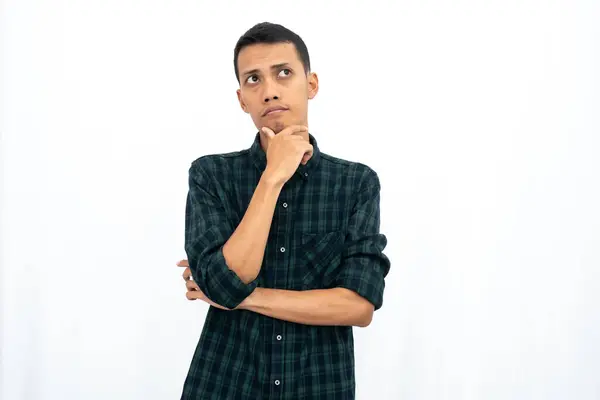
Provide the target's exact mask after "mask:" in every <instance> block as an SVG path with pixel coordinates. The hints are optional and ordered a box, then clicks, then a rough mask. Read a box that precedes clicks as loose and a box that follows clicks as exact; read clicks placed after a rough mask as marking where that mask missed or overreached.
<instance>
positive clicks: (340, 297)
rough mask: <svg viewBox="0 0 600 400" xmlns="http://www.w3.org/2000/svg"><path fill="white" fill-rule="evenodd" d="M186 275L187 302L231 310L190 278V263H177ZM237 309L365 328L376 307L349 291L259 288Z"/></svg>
mask: <svg viewBox="0 0 600 400" xmlns="http://www.w3.org/2000/svg"><path fill="white" fill-rule="evenodd" d="M177 265H178V266H180V267H187V268H185V270H184V272H183V279H184V280H185V281H186V288H187V293H186V297H187V298H188V300H203V301H204V302H206V303H208V304H209V305H211V306H213V307H216V308H220V309H222V310H230V309H229V308H225V307H223V306H221V305H219V304H217V303H215V302H214V301H212V300H210V299H209V298H208V297H207V296H206V295H205V294H204V293H202V291H201V290H200V288H199V287H198V285H197V284H196V282H194V281H193V279H192V278H191V271H190V269H189V267H188V262H187V260H182V261H180V262H179V263H178V264H177ZM235 310H248V311H253V312H256V313H259V314H263V315H266V316H269V317H272V318H277V319H281V320H285V321H290V322H296V323H299V324H305V325H347V326H360V327H366V326H368V325H369V324H370V323H371V320H372V318H373V312H374V306H373V304H371V303H370V302H369V301H368V300H366V299H365V298H363V297H361V296H359V295H358V294H357V293H356V292H354V291H352V290H349V289H346V288H333V289H315V290H305V291H296V290H281V289H269V288H261V287H257V288H255V289H254V291H253V292H252V293H251V294H250V295H249V296H248V297H246V298H245V299H244V300H243V301H242V302H241V303H240V305H239V306H237V307H236V308H235Z"/></svg>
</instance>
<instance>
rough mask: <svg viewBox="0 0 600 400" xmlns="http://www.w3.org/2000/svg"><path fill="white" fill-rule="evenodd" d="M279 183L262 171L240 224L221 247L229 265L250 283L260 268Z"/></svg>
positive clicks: (244, 280) (277, 196)
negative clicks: (262, 173)
mask: <svg viewBox="0 0 600 400" xmlns="http://www.w3.org/2000/svg"><path fill="white" fill-rule="evenodd" d="M282 187H283V185H282V184H280V183H276V182H273V181H272V180H270V179H269V176H267V175H263V177H262V178H261V180H260V181H259V183H258V185H257V187H256V189H255V191H254V194H253V195H252V199H251V200H250V204H249V205H248V209H247V210H246V213H245V214H244V217H243V218H242V220H241V222H240V224H239V225H238V226H237V228H236V229H235V231H234V232H233V234H232V235H231V237H230V238H229V240H228V241H227V242H226V243H225V245H224V247H223V255H224V257H225V261H226V263H227V265H228V267H229V268H230V269H232V270H233V271H234V272H235V273H236V274H237V275H238V276H239V277H240V279H241V280H242V281H243V282H245V283H249V282H251V281H253V280H254V279H255V278H256V277H257V276H258V274H259V272H260V267H261V265H262V262H263V257H264V254H265V247H266V245H267V239H268V236H269V230H270V228H271V222H272V220H273V214H274V212H275V206H276V204H277V199H278V198H279V194H280V192H281V188H282Z"/></svg>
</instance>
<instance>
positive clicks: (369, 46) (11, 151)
mask: <svg viewBox="0 0 600 400" xmlns="http://www.w3.org/2000/svg"><path fill="white" fill-rule="evenodd" d="M367 3H368V5H367ZM599 20H600V6H599V3H598V2H593V1H588V2H586V1H567V0H564V1H549V0H548V1H467V0H465V1H454V2H446V1H442V0H439V1H433V0H431V1H416V0H415V1H404V2H391V1H390V2H383V1H380V2H373V1H369V2H366V1H365V2H360V3H359V2H336V3H333V2H322V1H319V2H317V1H299V2H281V1H277V2H275V1H273V2H270V1H269V2H267V1H261V2H246V1H235V2H233V1H227V2H215V1H210V2H209V1H199V0H195V1H191V0H190V1H167V0H163V1H159V0H156V1H141V0H139V1H134V0H127V1H125V0H110V1H107V0H103V1H96V2H94V1H89V0H79V1H75V0H73V1H66V0H63V1H26V0H5V1H4V5H3V10H2V21H1V23H2V31H1V38H2V41H1V43H2V51H1V54H2V88H1V89H2V104H1V109H0V110H1V117H2V125H1V134H2V136H1V143H0V144H1V156H2V175H1V176H2V196H1V199H2V208H1V211H2V214H1V218H2V220H1V222H2V225H1V227H2V231H1V245H2V247H1V255H0V263H1V278H2V281H1V282H2V284H1V302H2V307H1V311H2V326H1V336H2V342H1V345H2V355H1V356H2V370H1V378H2V380H1V381H0V384H1V387H2V389H1V391H0V396H1V397H2V399H3V400H25V399H32V400H33V399H36V400H38V399H39V400H42V399H43V400H46V399H52V400H55V399H61V400H75V399H78V400H79V399H86V400H95V399H103V400H104V399H111V400H113V399H115V400H116V399H156V400H159V399H160V400H162V399H178V398H179V396H180V393H181V387H182V384H183V380H184V378H185V375H186V373H187V368H188V366H189V362H190V360H191V357H192V353H193V350H194V347H195V345H196V342H197V340H198V337H199V334H200V331H201V328H202V323H203V319H204V316H205V313H206V310H207V306H206V305H205V304H203V303H200V302H188V301H187V300H186V299H185V295H184V293H185V289H184V284H183V280H182V279H181V275H180V274H181V272H182V271H181V270H180V269H178V268H177V267H175V262H176V261H178V260H179V259H181V258H185V252H184V250H183V239H184V238H183V235H184V207H185V196H186V193H187V171H188V167H189V165H190V163H191V161H193V160H194V159H195V158H197V157H199V156H201V155H203V154H209V153H214V152H225V151H232V150H238V149H243V148H246V147H248V146H249V145H250V144H251V141H252V139H253V137H254V133H255V128H254V126H253V125H252V122H251V120H250V118H249V117H248V115H246V114H244V113H243V112H242V111H241V110H240V109H239V106H238V104H237V100H236V96H235V90H236V88H237V81H236V80H235V76H234V72H233V62H232V60H233V47H234V45H235V42H236V40H237V39H238V37H239V36H240V35H241V34H242V33H243V32H244V31H245V30H246V29H248V28H250V27H251V26H252V25H254V24H255V23H257V22H262V21H271V22H278V23H282V24H284V25H285V26H287V27H289V28H290V29H292V30H294V31H296V32H297V33H299V34H300V35H301V36H302V37H303V38H304V40H305V41H306V43H307V45H308V48H309V51H310V55H311V59H312V65H313V70H314V71H316V72H317V73H318V74H319V77H320V83H321V90H320V92H319V94H318V96H317V98H316V99H315V100H313V101H311V103H310V127H311V133H313V134H314V135H315V137H316V138H317V139H318V140H319V145H320V147H321V149H322V151H324V152H326V153H329V154H332V155H335V156H338V157H341V158H346V159H350V160H354V161H360V162H363V163H366V164H368V165H369V166H371V167H372V168H373V169H375V170H376V171H377V172H378V173H379V175H380V178H381V183H382V185H383V189H382V231H383V232H384V233H385V234H386V235H387V236H388V240H389V244H388V247H387V249H386V252H387V254H388V256H389V257H390V259H391V260H392V269H391V272H390V274H389V275H388V279H387V286H386V292H385V302H384V306H383V308H382V309H381V310H380V311H378V312H377V313H376V315H375V319H374V322H373V323H372V325H371V326H369V327H368V328H366V329H356V330H355V335H356V358H357V395H358V399H365V400H387V399H403V400H404V399H410V400H412V399H414V400H421V399H427V400H446V399H447V400H459V399H461V400H462V399H465V400H466V399H469V400H471V399H472V400H495V399H498V400H500V399H502V400H504V399H523V400H536V399H568V400H571V399H576V400H592V399H599V398H600V311H599V309H600V211H599V207H598V205H599V204H600V187H599V182H600V157H598V152H600V138H599V137H600V117H599V113H600V82H599V74H598V71H600V29H599V24H598V21H599Z"/></svg>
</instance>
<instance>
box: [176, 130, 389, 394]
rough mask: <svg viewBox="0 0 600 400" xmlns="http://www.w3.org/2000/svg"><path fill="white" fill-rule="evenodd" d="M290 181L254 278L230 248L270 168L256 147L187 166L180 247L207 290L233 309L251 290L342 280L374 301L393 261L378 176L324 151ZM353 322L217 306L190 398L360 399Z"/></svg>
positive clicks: (192, 372) (188, 388)
mask: <svg viewBox="0 0 600 400" xmlns="http://www.w3.org/2000/svg"><path fill="white" fill-rule="evenodd" d="M309 137H310V142H311V143H312V145H313V148H314V152H313V156H312V158H311V159H310V160H309V162H308V163H307V164H306V165H300V166H299V167H298V170H297V172H296V173H295V174H294V175H293V176H292V178H291V179H290V180H289V181H288V182H287V183H286V184H285V185H284V186H283V189H282V191H281V194H280V196H279V199H278V202H277V205H276V208H275V212H274V215H273V221H272V224H271V229H270V232H269V237H268V241H267V246H266V249H265V254H264V260H263V264H262V267H261V270H260V274H259V275H258V277H257V278H256V279H255V280H254V281H252V282H251V283H249V284H245V283H244V282H242V281H241V280H240V279H239V278H238V276H237V275H236V274H235V273H234V272H233V271H232V270H230V269H229V268H228V267H227V265H226V263H225V259H224V257H223V252H222V247H223V244H224V243H225V242H226V241H227V240H228V239H229V237H230V236H231V234H232V233H233V232H234V230H235V228H236V227H237V225H238V224H239V223H240V221H241V219H242V217H243V216H244V213H245V211H246V209H247V207H248V205H249V203H250V199H251V198H252V195H253V193H254V190H255V188H256V186H257V184H258V181H259V179H260V177H261V174H262V172H263V171H264V169H265V166H266V155H265V152H264V151H263V150H262V148H261V146H260V138H259V134H258V133H257V134H256V136H255V138H254V143H253V144H252V146H251V147H250V148H249V149H246V150H242V151H237V152H232V153H227V154H218V155H208V156H203V157H200V158H198V159H197V160H195V161H194V162H193V163H192V164H191V167H190V170H189V193H188V196H187V202H186V215H185V251H186V253H187V257H188V261H189V264H190V269H191V271H192V276H193V278H194V280H195V281H196V283H197V284H198V286H199V287H200V289H201V290H202V292H204V294H206V295H207V296H208V297H209V298H210V299H211V300H213V301H214V302H216V303H217V304H220V305H222V306H224V307H227V308H235V307H236V306H237V305H239V304H240V303H241V302H242V300H244V299H245V298H246V297H247V296H248V295H250V293H251V292H252V291H253V290H254V288H256V287H257V286H259V287H264V288H277V289H288V290H310V289H326V288H335V287H344V288H348V289H351V290H353V291H355V292H357V293H358V294H360V295H361V296H363V297H364V298H366V299H367V300H369V301H370V302H371V303H373V305H374V306H375V309H379V308H380V307H381V305H382V301H383V291H384V286H385V284H384V278H385V276H386V275H387V273H388V271H389V268H390V261H389V259H388V258H387V257H386V256H385V255H384V254H383V250H384V248H385V246H386V244H387V239H386V237H385V236H384V235H383V234H381V233H380V232H379V223H380V222H379V214H380V212H379V199H380V198H379V195H380V183H379V178H378V176H377V174H376V173H375V172H374V171H373V170H372V169H371V168H369V167H368V166H366V165H364V164H360V163H356V162H350V161H345V160H342V159H339V158H335V157H332V156H330V155H327V154H325V153H322V152H320V150H319V148H318V146H317V142H316V140H315V138H314V137H313V135H312V134H311V135H309ZM354 376H355V375H354V342H353V336H352V327H351V326H313V325H303V324H298V323H293V322H287V321H283V320H278V319H274V318H270V317H267V316H264V315H261V314H258V313H254V312H251V311H247V310H233V311H225V310H220V309H218V308H215V307H210V309H209V310H208V314H207V315H206V320H205V322H204V328H203V331H202V334H201V336H200V340H199V342H198V345H197V347H196V351H195V353H194V356H193V359H192V361H191V365H190V369H189V372H188V375H187V378H186V380H185V383H184V385H183V393H182V396H181V399H184V400H200V399H215V400H237V399H240V400H242V399H244V400H245V399H248V400H262V399H290V400H302V399H306V400H308V399H310V400H319V399H323V400H335V399H340V400H341V399H344V400H349V399H354V395H355V378H354Z"/></svg>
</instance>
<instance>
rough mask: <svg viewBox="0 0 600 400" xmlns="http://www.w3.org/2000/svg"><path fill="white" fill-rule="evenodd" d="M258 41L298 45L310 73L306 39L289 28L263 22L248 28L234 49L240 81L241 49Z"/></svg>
mask: <svg viewBox="0 0 600 400" xmlns="http://www.w3.org/2000/svg"><path fill="white" fill-rule="evenodd" d="M257 43H292V44H293V45H294V46H295V47H296V52H297V53H298V56H299V57H300V60H301V61H302V65H303V66H304V72H305V73H306V74H308V73H309V72H310V57H309V56H308V49H307V48H306V44H305V43H304V40H302V38H301V37H300V36H298V35H297V34H295V33H294V32H292V31H291V30H289V29H288V28H286V27H284V26H282V25H279V24H273V23H271V22H261V23H259V24H256V25H254V26H253V27H252V28H250V29H248V31H246V33H244V34H243V35H242V36H240V38H239V39H238V41H237V43H236V45H235V49H234V51H233V67H234V69H235V77H236V79H237V80H238V83H239V81H240V75H239V70H238V65H237V61H238V56H239V54H240V51H241V50H242V49H243V48H244V47H246V46H250V45H252V44H257Z"/></svg>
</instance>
